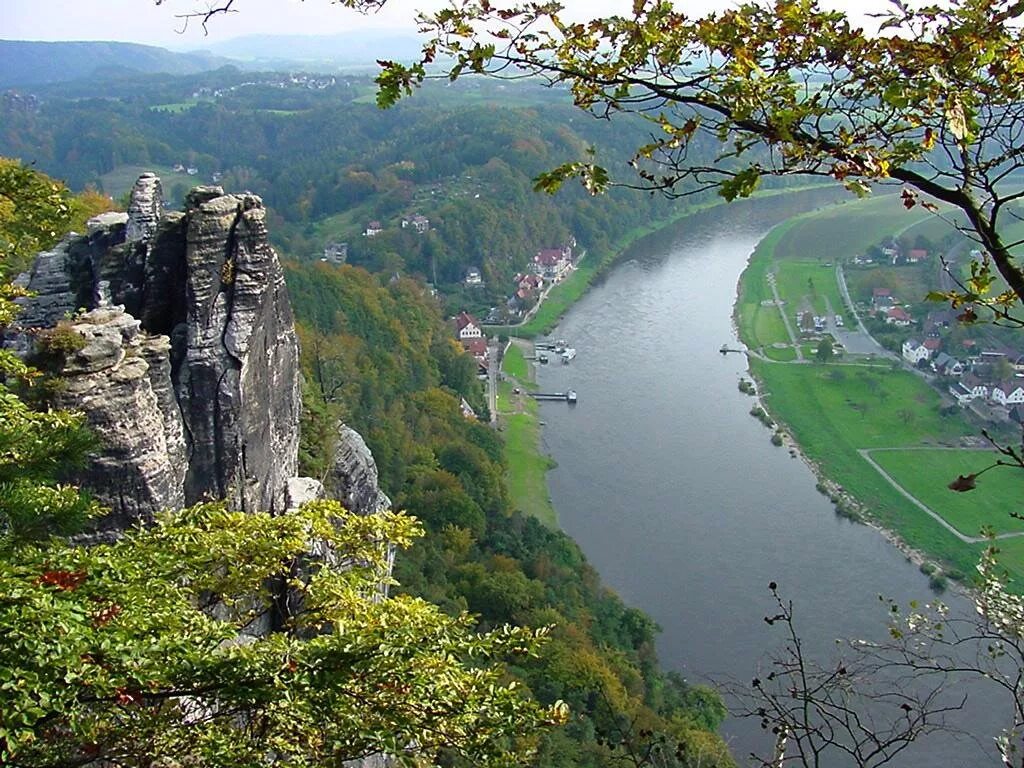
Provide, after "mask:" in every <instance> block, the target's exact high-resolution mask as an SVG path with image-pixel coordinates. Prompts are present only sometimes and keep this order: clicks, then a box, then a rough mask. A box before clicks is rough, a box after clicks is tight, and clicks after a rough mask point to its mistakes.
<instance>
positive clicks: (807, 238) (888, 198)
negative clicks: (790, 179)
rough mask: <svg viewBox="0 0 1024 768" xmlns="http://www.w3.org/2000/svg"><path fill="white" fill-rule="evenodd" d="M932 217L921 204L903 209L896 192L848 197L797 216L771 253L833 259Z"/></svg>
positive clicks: (853, 253)
mask: <svg viewBox="0 0 1024 768" xmlns="http://www.w3.org/2000/svg"><path fill="white" fill-rule="evenodd" d="M933 219H934V216H933V215H932V214H930V213H928V212H927V211H925V210H923V209H921V208H914V209H912V210H910V211H907V210H906V209H905V208H904V207H903V206H902V205H901V204H900V201H899V198H898V197H897V196H896V195H879V196H878V197H870V198H866V199H864V200H851V201H849V202H846V203H843V204H841V205H835V206H832V207H830V208H826V209H824V210H822V211H815V212H813V213H810V214H805V215H803V216H799V217H797V219H796V220H795V222H794V226H792V227H790V228H788V229H787V230H786V231H785V232H784V233H783V235H782V237H781V238H780V240H779V243H778V245H777V246H776V248H775V254H774V255H775V258H776V259H778V260H780V261H782V260H790V259H795V260H800V261H822V262H826V261H831V262H833V263H835V262H836V261H838V260H840V259H846V258H852V257H853V256H856V255H857V254H860V253H864V251H866V250H867V249H868V246H871V245H874V244H875V243H877V242H879V241H880V240H881V239H882V238H883V237H885V236H886V235H894V234H898V233H900V232H902V231H904V230H906V229H908V228H910V227H913V226H914V225H916V224H918V223H920V222H923V221H925V220H933ZM791 221H793V220H791Z"/></svg>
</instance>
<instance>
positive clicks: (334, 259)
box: [320, 243, 348, 265]
mask: <svg viewBox="0 0 1024 768" xmlns="http://www.w3.org/2000/svg"><path fill="white" fill-rule="evenodd" d="M347 259H348V243H328V244H327V245H325V246H324V256H323V258H322V259H320V261H327V262H330V263H331V264H338V265H341V264H344V263H345V261H346V260H347Z"/></svg>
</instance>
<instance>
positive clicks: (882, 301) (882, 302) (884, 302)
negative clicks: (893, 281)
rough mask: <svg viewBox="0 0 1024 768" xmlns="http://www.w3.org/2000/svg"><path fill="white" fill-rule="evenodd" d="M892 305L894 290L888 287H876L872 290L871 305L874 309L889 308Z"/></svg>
mask: <svg viewBox="0 0 1024 768" xmlns="http://www.w3.org/2000/svg"><path fill="white" fill-rule="evenodd" d="M892 305H893V298H892V291H890V290H889V289H888V288H875V290H873V291H872V292H871V306H872V307H873V308H874V309H876V310H879V309H888V308H889V307H891V306H892Z"/></svg>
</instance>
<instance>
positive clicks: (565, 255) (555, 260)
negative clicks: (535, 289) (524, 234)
mask: <svg viewBox="0 0 1024 768" xmlns="http://www.w3.org/2000/svg"><path fill="white" fill-rule="evenodd" d="M571 267H572V248H571V247H570V246H568V245H563V246H562V247H561V248H542V249H541V250H539V251H537V255H536V256H534V257H533V271H534V272H535V273H536V274H538V275H541V276H543V277H544V278H545V279H546V280H561V279H562V277H564V276H565V273H566V272H568V271H569V269H570V268H571Z"/></svg>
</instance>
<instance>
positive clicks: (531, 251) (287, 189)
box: [0, 68, 710, 308]
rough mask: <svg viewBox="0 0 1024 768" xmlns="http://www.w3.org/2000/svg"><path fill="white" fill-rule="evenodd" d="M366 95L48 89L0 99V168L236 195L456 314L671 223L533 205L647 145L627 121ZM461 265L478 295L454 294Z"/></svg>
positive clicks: (619, 209)
mask: <svg viewBox="0 0 1024 768" xmlns="http://www.w3.org/2000/svg"><path fill="white" fill-rule="evenodd" d="M372 94H373V85H372V83H371V82H370V80H369V79H368V78H356V77H351V78H343V77H340V76H339V77H337V78H334V77H329V76H323V75H289V74H280V73H258V74H256V73H242V72H239V71H237V70H235V69H233V68H224V69H221V70H218V71H216V72H211V73H206V74H202V75H196V76H190V77H150V78H136V79H134V80H131V81H130V82H126V81H120V82H98V83H95V84H94V85H93V86H92V87H88V88H87V87H85V86H83V85H81V84H72V85H60V86H51V87H49V88H42V89H37V90H36V91H33V93H32V97H33V98H32V99H29V98H28V96H27V95H26V94H20V96H19V97H18V98H14V97H12V96H9V97H8V98H7V99H6V100H5V101H4V103H3V129H2V130H0V154H5V155H9V156H14V157H20V158H21V159H22V160H24V161H25V162H29V163H35V164H36V166H37V167H39V168H41V169H43V170H46V171H47V172H49V173H52V174H54V175H57V176H60V177H63V178H65V179H66V180H67V181H68V183H69V184H70V185H71V186H72V187H74V188H82V187H84V186H86V185H90V184H91V185H94V186H96V187H97V188H98V189H100V190H102V191H103V192H105V193H107V194H111V195H113V196H115V197H118V196H120V195H121V194H122V193H123V192H124V191H125V190H126V189H127V187H128V185H130V183H131V182H133V181H134V178H135V176H136V175H137V174H138V172H140V171H142V170H155V171H156V172H158V173H159V174H160V175H161V177H162V178H163V180H164V187H165V192H166V193H167V194H168V197H169V198H170V199H171V202H172V203H175V202H177V201H180V199H181V198H182V197H183V195H184V193H185V191H186V190H187V189H189V188H190V187H191V186H193V185H195V184H197V183H214V182H215V183H218V184H221V185H223V186H224V187H225V188H226V189H248V190H251V191H253V192H255V193H257V194H259V195H261V196H262V197H263V198H264V201H265V202H266V204H267V206H268V208H269V210H270V212H271V214H272V216H273V220H272V222H271V224H272V227H271V231H272V233H273V236H274V238H275V241H276V244H277V245H278V247H279V248H280V249H281V250H282V251H283V252H284V253H285V254H287V255H288V256H290V257H292V258H296V259H300V260H302V259H313V258H319V256H320V255H321V254H322V250H323V247H324V245H325V244H328V243H331V242H346V243H348V246H349V249H348V260H349V262H350V263H353V264H357V265H361V266H365V267H367V268H368V269H370V270H371V271H386V272H388V273H391V274H393V273H395V272H399V273H401V274H412V275H417V276H420V277H421V278H422V279H424V280H427V281H430V282H433V283H435V284H437V285H438V286H439V287H441V288H442V293H443V294H445V295H446V296H450V297H453V298H452V306H454V307H455V308H457V306H459V305H468V306H471V307H476V308H482V307H487V306H491V305H494V304H497V303H498V301H499V300H500V299H501V298H502V297H504V296H505V295H507V294H508V293H509V292H510V285H511V283H510V280H511V278H512V276H513V275H514V274H515V273H516V272H517V271H519V270H522V269H524V268H525V266H526V264H527V262H528V260H529V259H531V258H532V257H533V256H534V255H535V254H536V253H537V251H538V250H540V249H541V248H550V247H556V246H560V245H563V244H565V243H567V242H571V238H573V237H575V238H576V241H577V242H578V247H579V248H580V249H586V250H587V251H588V252H592V251H602V250H604V249H606V248H607V245H608V243H609V242H612V241H614V240H615V239H616V238H617V237H619V236H620V235H621V234H622V233H623V232H625V231H628V230H629V229H631V228H633V227H635V226H637V225H640V224H646V223H648V222H650V221H651V220H652V219H654V218H660V217H662V216H664V215H667V214H668V213H669V212H670V211H671V210H673V208H672V203H671V201H668V200H665V199H663V198H662V197H661V196H654V197H652V196H650V195H647V194H644V193H640V192H637V191H632V190H626V189H618V190H613V191H612V193H611V194H608V195H602V196H598V197H592V196H590V195H588V194H587V193H586V192H585V191H584V190H583V189H582V188H579V187H577V186H575V185H572V186H567V187H566V188H565V189H564V190H563V191H562V192H560V193H559V194H558V195H556V196H548V195H544V194H537V193H536V192H534V189H533V187H534V178H535V177H536V176H537V175H538V174H540V173H542V172H543V171H546V170H548V169H550V168H552V167H553V166H555V165H558V164H560V163H563V162H567V161H570V160H576V159H579V158H581V157H584V156H586V154H587V151H588V148H590V147H593V148H594V151H595V153H596V154H595V157H596V158H598V159H599V160H600V161H601V162H604V163H605V164H607V165H610V166H613V167H621V166H623V165H624V164H625V162H626V161H627V160H628V157H629V149H630V148H631V147H632V146H634V145H635V144H636V143H637V142H638V141H643V140H644V139H645V137H646V133H647V130H648V129H647V128H646V127H645V126H644V125H643V124H642V123H641V121H635V122H633V123H630V124H623V125H619V126H617V127H616V128H615V130H614V131H612V130H609V126H608V125H607V124H606V123H602V122H601V121H595V120H591V119H588V118H586V117H583V116H581V115H580V114H579V113H578V112H576V111H574V110H573V108H572V107H571V104H570V103H569V100H568V99H567V98H566V97H565V95H564V94H562V93H560V92H551V91H548V90H546V89H542V88H540V87H539V86H536V85H531V84H522V85H518V86H515V87H513V86H509V87H507V88H506V87H504V86H495V85H494V84H493V83H486V82H474V81H460V82H459V83H457V84H454V85H453V86H451V87H446V86H443V85H441V84H430V85H429V86H428V87H427V88H426V89H425V90H424V92H423V93H422V94H421V95H422V98H420V99H416V100H412V101H410V102H408V103H403V104H400V105H398V106H397V107H396V108H394V109H391V110H386V111H382V110H379V109H378V108H377V107H376V106H375V105H374V103H373V98H372ZM709 151H710V147H709ZM175 169H177V170H175ZM186 171H187V173H186ZM413 214H420V215H423V216H426V217H427V218H428V219H429V220H430V229H429V231H428V232H426V233H425V234H417V233H414V232H412V231H411V229H402V228H401V226H400V220H401V219H402V218H403V217H407V216H410V215H413ZM370 221H379V222H380V223H381V226H382V228H383V231H382V232H381V233H380V234H379V235H378V236H376V237H373V238H368V237H364V236H363V235H362V233H363V231H364V230H365V229H366V227H367V225H368V223H369V222H370ZM470 267H476V268H478V269H480V270H481V272H482V274H483V286H482V287H481V288H478V289H476V290H474V291H464V290H463V289H462V286H461V282H462V280H463V278H464V277H465V274H466V270H467V269H468V268H470Z"/></svg>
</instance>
